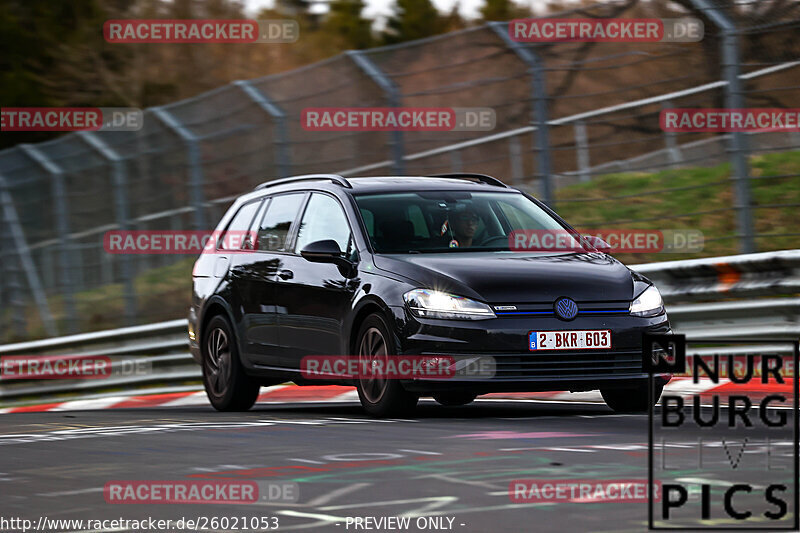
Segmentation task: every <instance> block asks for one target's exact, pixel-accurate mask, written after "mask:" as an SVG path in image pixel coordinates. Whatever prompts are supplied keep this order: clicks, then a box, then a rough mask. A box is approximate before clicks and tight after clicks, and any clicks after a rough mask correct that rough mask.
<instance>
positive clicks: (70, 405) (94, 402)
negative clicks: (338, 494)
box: [0, 377, 792, 414]
mask: <svg viewBox="0 0 800 533" xmlns="http://www.w3.org/2000/svg"><path fill="white" fill-rule="evenodd" d="M786 381H787V382H786V383H784V384H783V385H775V384H774V383H772V384H769V385H764V386H762V387H761V388H759V385H758V384H753V383H749V384H748V385H747V391H746V392H747V393H748V394H750V395H755V396H759V395H766V394H777V393H780V394H784V395H786V396H787V397H791V396H792V382H791V381H790V380H786ZM734 392H737V393H743V392H745V391H744V390H743V388H742V386H741V385H736V384H734V383H731V382H730V381H729V380H727V379H720V380H719V383H713V382H712V381H711V380H709V379H701V380H700V381H699V382H698V383H693V382H692V379H691V378H689V377H679V378H673V379H672V381H670V382H669V383H668V384H667V386H666V387H664V393H665V394H678V395H681V396H687V397H688V396H692V395H694V394H700V395H702V396H708V395H712V394H727V393H734ZM480 398H481V399H495V400H499V399H502V400H512V401H513V400H538V401H552V402H588V403H603V398H602V396H600V392H599V391H589V392H564V391H554V392H504V393H494V394H486V395H484V396H481V397H480ZM342 402H344V403H358V394H357V393H356V390H355V389H354V388H353V387H344V386H338V385H316V386H307V387H298V386H295V385H275V386H272V387H264V388H262V389H261V394H259V396H258V403H263V404H270V403H278V404H294V403H342ZM202 405H208V399H207V398H206V393H205V391H203V390H190V391H182V392H170V393H165V394H139V395H127V396H108V397H103V398H92V399H83V400H71V401H65V402H58V403H44V404H37V405H25V406H20V407H6V408H3V409H0V414H2V413H33V412H44V411H48V412H49V411H87V410H89V411H91V410H98V409H125V408H132V407H139V408H141V407H182V406H202Z"/></svg>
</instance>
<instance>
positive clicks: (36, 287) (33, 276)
mask: <svg viewBox="0 0 800 533" xmlns="http://www.w3.org/2000/svg"><path fill="white" fill-rule="evenodd" d="M0 203H2V206H3V214H2V216H3V220H4V221H5V230H4V234H5V233H7V235H6V238H8V239H9V250H8V251H9V252H10V251H11V250H12V249H13V250H15V251H16V255H17V257H18V258H19V261H18V262H17V264H19V266H20V267H21V268H22V270H23V272H24V273H25V277H26V278H27V281H28V287H29V288H30V290H31V294H32V295H33V301H34V302H36V307H37V308H38V310H39V316H40V317H41V319H42V324H43V325H44V330H45V332H47V334H48V335H50V336H55V335H58V330H57V328H56V324H55V322H54V321H53V315H52V314H51V313H50V306H49V305H48V303H47V296H45V292H44V288H43V287H42V281H41V280H40V279H39V274H38V272H37V270H36V263H35V262H34V261H33V258H32V257H31V250H30V248H28V243H27V241H26V240H25V233H24V232H23V231H22V226H21V225H20V222H19V217H18V216H17V210H16V208H15V207H14V199H13V197H12V196H11V193H10V192H9V189H8V182H7V181H6V179H5V178H4V177H3V176H2V175H0ZM12 264H13V263H12ZM17 283H18V284H21V282H20V281H19V279H17ZM20 319H21V320H22V321H23V324H24V320H25V319H24V315H23V316H22V317H20Z"/></svg>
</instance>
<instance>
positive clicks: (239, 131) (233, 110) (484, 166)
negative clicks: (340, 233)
mask: <svg viewBox="0 0 800 533" xmlns="http://www.w3.org/2000/svg"><path fill="white" fill-rule="evenodd" d="M686 3H687V5H688V4H691V6H692V7H693V11H691V12H690V11H687V10H680V9H679V8H672V10H670V8H668V7H665V6H661V5H656V6H653V5H647V6H646V10H649V11H647V13H645V14H647V15H648V16H651V17H652V16H653V15H654V13H653V10H656V11H657V13H656V15H657V16H659V17H664V18H670V17H672V18H674V17H680V16H696V17H698V18H700V19H701V20H703V22H704V25H705V36H704V39H703V40H702V41H701V42H699V43H680V44H678V43H644V44H643V43H636V44H633V43H622V42H620V43H576V42H572V43H570V42H562V43H543V44H535V45H534V44H523V43H518V42H514V41H512V40H511V39H509V37H508V29H507V24H506V23H489V24H486V25H483V26H479V27H475V28H471V29H468V30H464V31H460V32H455V33H450V34H446V35H441V36H437V37H433V38H429V39H425V40H420V41H414V42H410V43H404V44H402V45H396V46H390V47H383V48H376V49H371V50H366V51H361V52H348V53H344V54H341V55H338V56H335V57H333V58H331V59H328V60H326V61H322V62H319V63H316V64H312V65H309V66H307V67H304V68H301V69H297V70H293V71H290V72H285V73H281V74H277V75H271V76H267V77H264V78H260V79H255V80H249V81H240V82H235V83H232V84H230V85H227V86H224V87H221V88H219V89H216V90H214V91H211V92H208V93H205V94H202V95H199V96H197V97H195V98H192V99H189V100H184V101H180V102H176V103H173V104H170V105H166V106H162V107H159V108H152V109H148V110H146V111H145V113H144V126H143V128H142V129H141V130H139V131H135V132H81V133H74V134H69V135H64V136H62V137H59V138H57V139H55V140H53V141H49V142H45V143H41V144H37V145H19V146H16V147H14V148H11V149H8V150H4V151H2V152H0V208H2V212H0V215H1V219H0V220H1V223H2V228H3V230H2V234H1V236H2V238H0V247H1V248H2V257H3V260H2V267H0V268H1V269H2V271H0V276H1V277H0V295H2V296H1V297H2V301H3V302H4V303H5V305H4V306H3V309H0V318H2V321H0V327H2V330H1V331H2V334H0V337H2V338H3V339H6V340H7V339H12V338H29V337H41V336H47V335H54V334H56V333H67V332H78V331H88V330H92V329H101V328H105V327H111V326H117V325H123V324H134V323H145V322H153V321H156V320H162V319H170V318H179V317H180V316H181V315H182V313H183V311H184V310H185V308H186V307H187V306H188V300H189V285H190V275H189V272H190V269H191V264H192V261H193V258H190V257H187V256H174V255H146V254H140V255H124V254H119V255H117V254H109V253H107V252H106V251H105V250H104V246H103V235H104V234H105V233H106V232H107V231H109V230H114V229H131V230H132V229H136V230H148V229H149V230H181V229H197V230H211V229H213V227H214V226H215V225H216V222H217V221H218V220H219V218H220V216H221V215H222V213H223V212H224V210H225V208H226V207H227V206H228V205H229V204H230V202H231V201H232V199H233V198H234V197H236V196H237V195H239V194H241V193H242V192H244V191H247V190H250V189H252V188H253V187H254V186H255V185H256V184H258V183H260V182H263V181H267V180H270V179H275V178H278V177H281V176H286V175H292V174H303V173H312V172H339V173H342V174H344V175H392V174H422V175H424V174H429V173H434V172H447V171H470V172H483V173H488V174H492V175H495V176H498V177H500V178H501V179H504V180H505V181H507V182H509V183H512V184H514V185H515V186H518V187H521V188H523V189H525V190H528V191H529V192H531V193H533V194H535V195H537V196H539V197H541V198H542V199H544V200H546V201H547V202H549V203H550V204H551V205H553V206H554V207H555V208H556V210H557V211H559V212H561V213H562V214H563V215H565V217H566V218H567V219H568V220H571V221H572V222H575V223H576V225H577V226H578V227H587V228H590V227H601V226H602V227H618V226H624V227H636V228H659V229H663V228H693V229H697V228H699V229H701V230H702V231H703V232H704V234H705V237H706V239H705V249H704V252H703V254H702V255H706V256H708V255H716V254H720V253H735V252H737V251H745V252H748V251H756V250H758V251H765V250H771V249H777V248H788V247H798V243H800V239H798V236H800V232H798V231H797V230H796V222H795V218H796V216H795V214H796V212H797V207H798V205H800V174H799V173H798V166H800V165H798V162H797V159H794V158H792V157H790V156H789V154H792V153H793V152H792V151H793V150H800V134H799V133H793V132H789V133H786V132H758V133H746V134H745V133H727V134H714V133H665V132H664V131H663V130H662V128H661V127H660V125H659V113H660V112H661V110H662V109H665V108H674V107H679V108H686V107H705V108H721V107H770V108H791V107H792V105H793V103H796V102H799V101H800V50H799V49H800V43H798V41H797V39H796V36H797V34H798V33H797V32H798V27H799V26H800V13H798V11H797V9H796V8H793V7H792V4H789V3H786V2H782V1H780V0H774V1H762V2H752V3H749V4H748V3H739V4H736V5H735V6H732V4H731V3H729V2H724V3H723V2H722V0H719V3H718V4H715V3H714V2H713V1H711V0H687V2H686ZM643 5H644V4H639V3H638V2H634V1H626V2H618V3H610V4H602V5H597V6H592V7H589V8H583V9H580V10H575V11H572V12H570V13H567V14H565V15H561V17H562V18H567V17H591V18H603V17H636V16H639V17H641V16H642V15H643V12H642V9H645V7H642V6H643ZM337 106H342V107H387V106H404V107H451V108H457V107H482V108H487V107H488V108H492V109H493V110H494V112H495V114H496V128H495V129H494V131H492V132H489V133H487V132H468V131H461V132H420V131H394V132H319V131H306V130H305V129H303V127H302V124H301V113H302V111H303V109H305V108H309V107H337ZM764 154H767V155H764ZM775 154H778V155H779V156H782V157H783V158H780V157H778V158H777V159H776V158H769V157H767V156H768V155H775ZM632 259H634V260H638V261H641V260H642V259H648V258H643V257H633V258H632Z"/></svg>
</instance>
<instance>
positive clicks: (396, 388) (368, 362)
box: [356, 314, 419, 417]
mask: <svg viewBox="0 0 800 533" xmlns="http://www.w3.org/2000/svg"><path fill="white" fill-rule="evenodd" d="M356 348H357V351H358V369H359V375H358V378H357V379H356V388H357V389H358V398H359V400H361V405H362V406H363V407H364V410H366V411H367V412H368V413H369V414H371V415H373V416H377V417H384V416H396V415H402V414H406V413H409V412H411V411H412V410H413V409H414V407H416V405H417V401H418V400H419V397H418V396H416V395H414V394H411V393H410V392H408V391H406V390H405V389H404V388H403V386H402V385H401V384H400V382H399V381H398V380H397V379H396V378H397V377H398V376H389V375H387V373H386V371H387V364H388V361H389V357H391V355H392V354H394V353H395V347H394V342H393V341H392V337H391V336H390V335H389V328H388V326H387V325H386V321H385V320H384V318H383V317H382V316H380V315H377V314H375V315H370V316H369V317H367V319H366V320H364V323H363V324H361V328H360V329H359V334H358V341H357V343H356Z"/></svg>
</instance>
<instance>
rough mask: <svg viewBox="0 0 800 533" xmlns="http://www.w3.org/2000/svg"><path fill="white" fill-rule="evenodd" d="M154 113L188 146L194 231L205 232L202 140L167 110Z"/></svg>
mask: <svg viewBox="0 0 800 533" xmlns="http://www.w3.org/2000/svg"><path fill="white" fill-rule="evenodd" d="M153 113H154V114H155V115H156V117H157V118H158V119H159V120H161V122H163V123H164V125H165V126H166V127H167V128H169V129H171V130H172V131H174V132H175V134H177V135H178V137H180V138H181V140H182V141H183V142H184V144H185V145H186V151H187V153H188V156H189V197H190V201H191V204H192V207H193V208H194V226H195V227H194V229H196V230H199V231H202V230H205V229H206V224H205V212H204V209H205V198H204V196H205V195H204V193H203V182H204V178H203V163H202V161H201V158H200V139H199V138H198V137H197V135H195V134H194V133H192V132H191V131H189V129H188V128H187V127H186V126H184V125H183V124H181V123H180V122H179V121H178V119H176V118H175V117H174V116H173V115H172V114H171V113H169V112H168V111H167V110H166V109H164V108H161V107H154V108H153Z"/></svg>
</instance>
